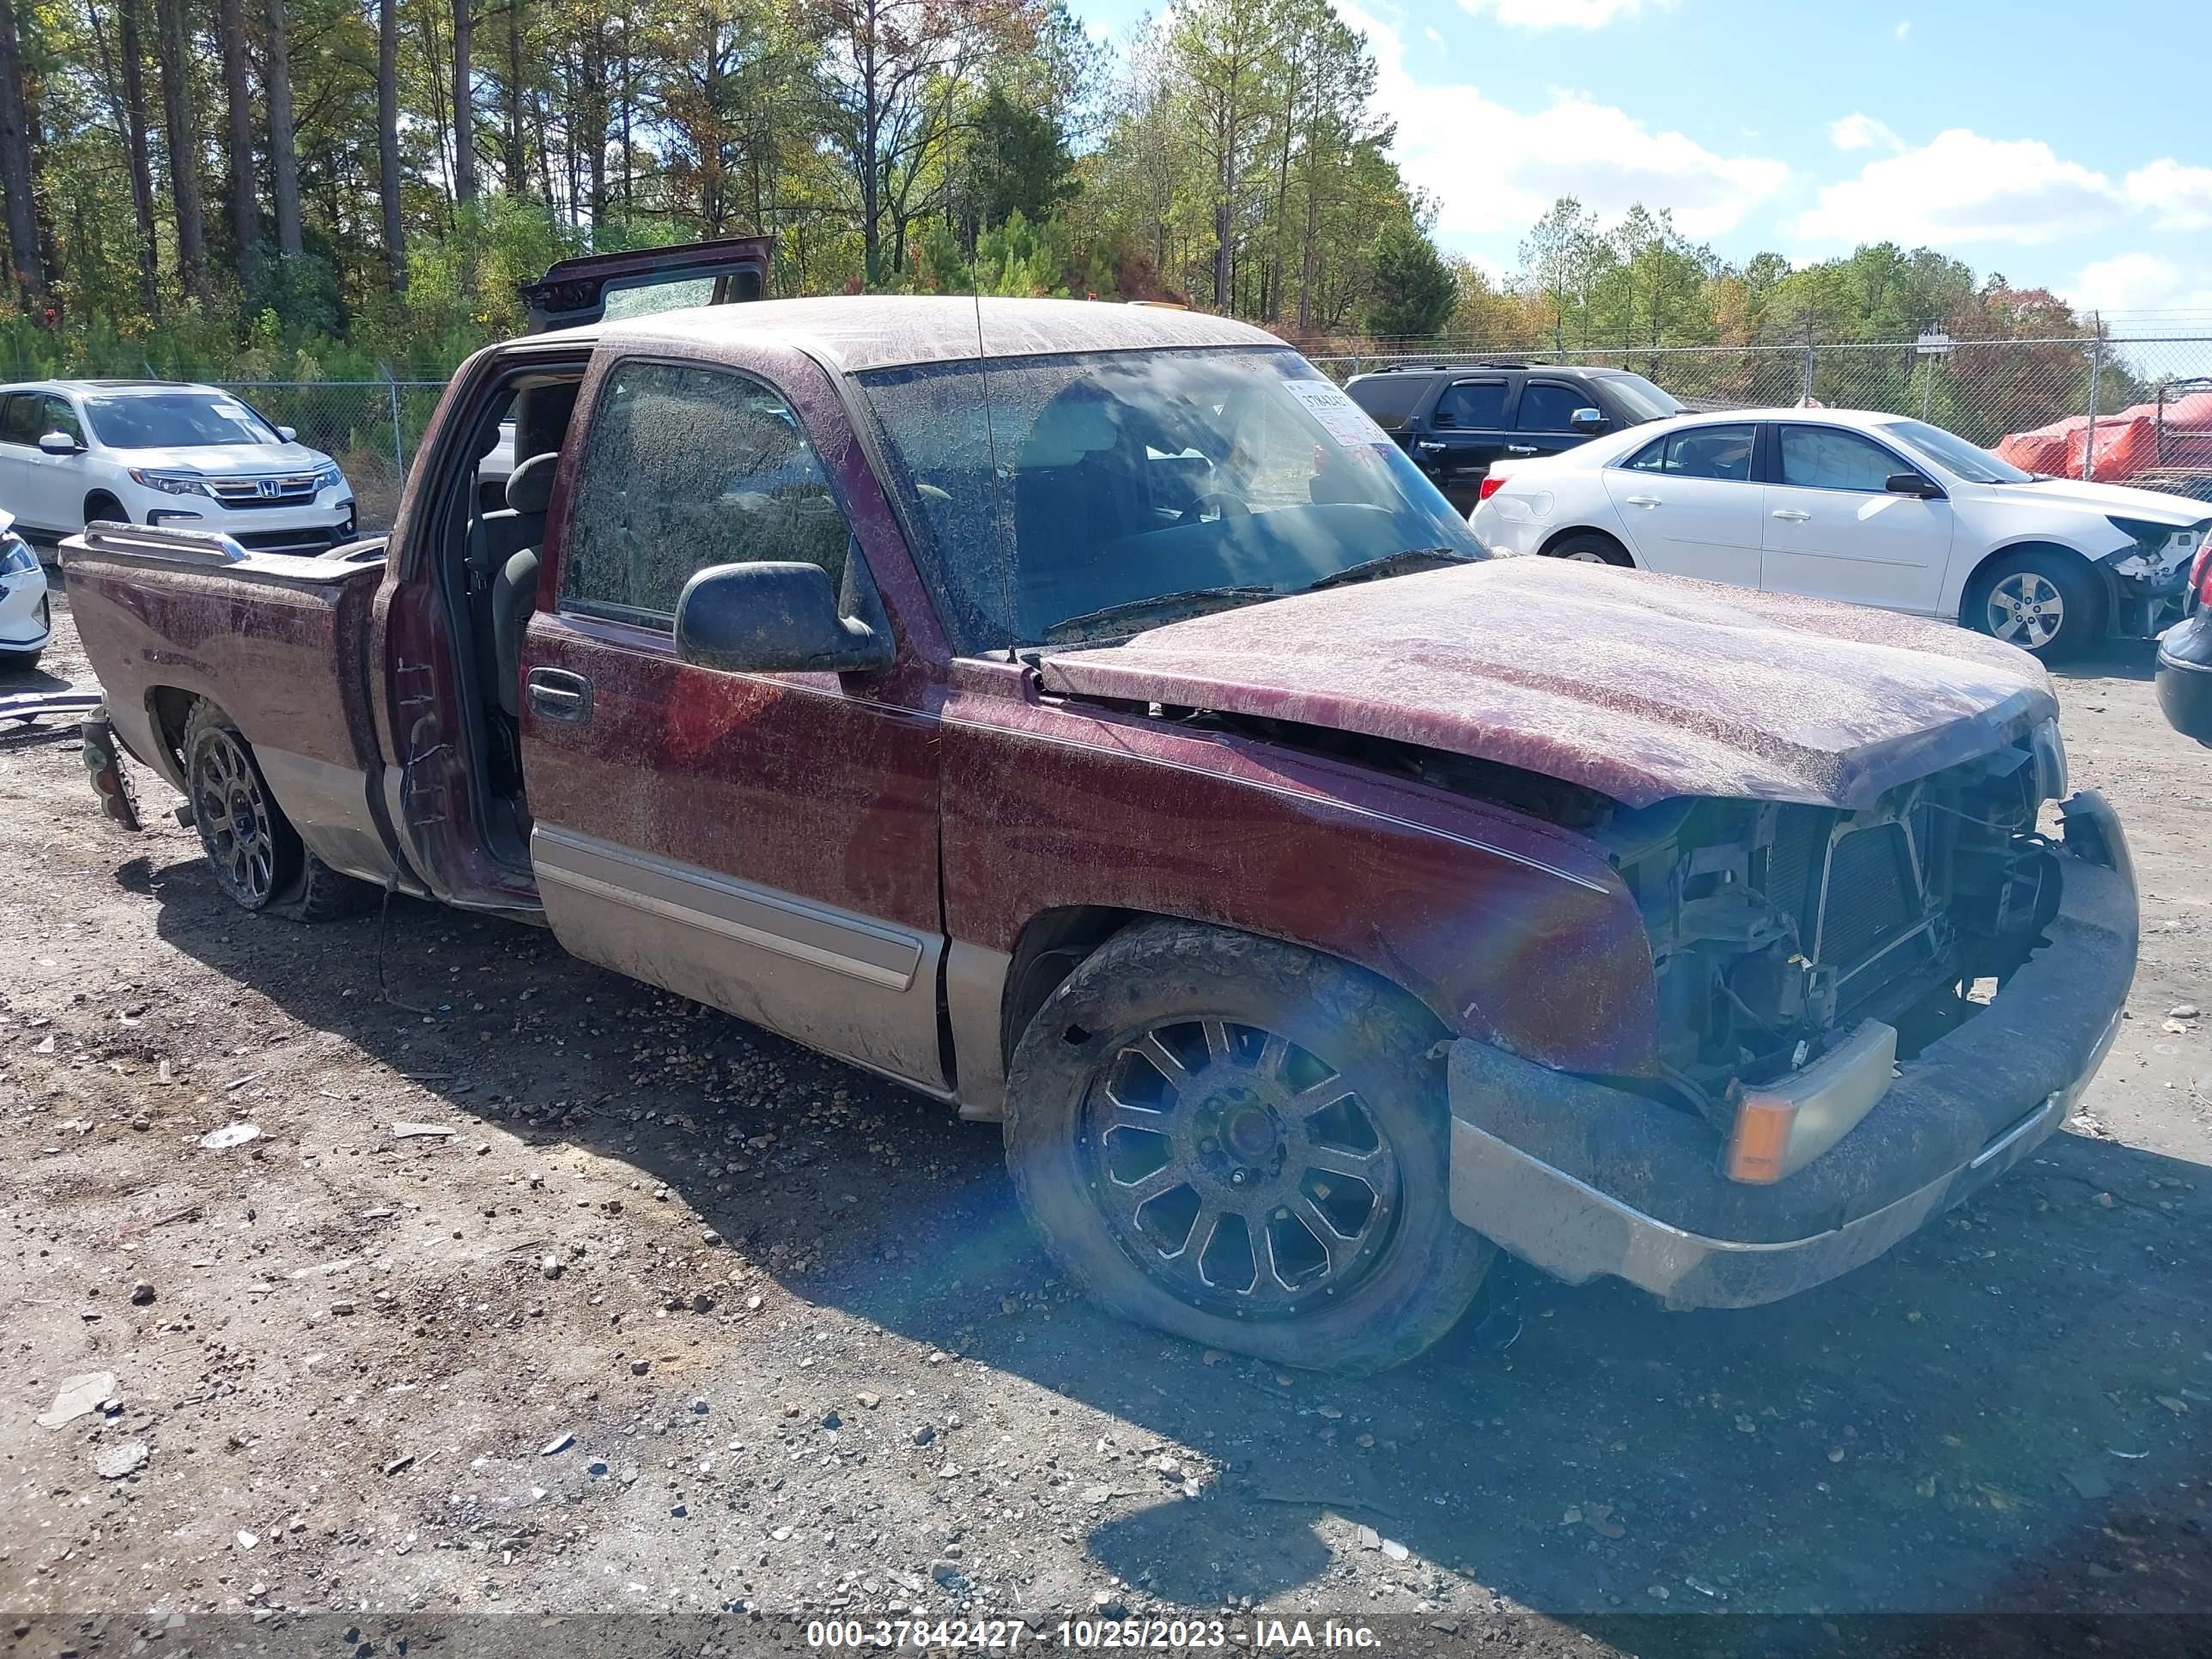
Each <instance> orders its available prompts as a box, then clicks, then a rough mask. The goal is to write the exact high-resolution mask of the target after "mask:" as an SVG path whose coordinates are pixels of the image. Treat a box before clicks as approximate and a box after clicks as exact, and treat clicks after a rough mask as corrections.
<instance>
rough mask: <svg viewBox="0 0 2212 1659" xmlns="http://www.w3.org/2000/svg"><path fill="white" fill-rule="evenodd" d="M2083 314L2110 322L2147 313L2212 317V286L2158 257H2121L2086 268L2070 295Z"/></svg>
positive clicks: (2071, 288) (2067, 293) (2070, 298)
mask: <svg viewBox="0 0 2212 1659" xmlns="http://www.w3.org/2000/svg"><path fill="white" fill-rule="evenodd" d="M2066 297H2067V298H2068V299H2069V300H2070V301H2073V303H2074V304H2075V307H2078V308H2080V309H2081V310H2084V311H2100V312H2103V313H2106V315H2107V316H2123V317H2124V316H2125V315H2126V314H2127V313H2130V312H2133V313H2145V312H2182V311H2193V312H2212V285H2208V284H2207V283H2205V282H2204V281H2203V279H2202V278H2201V277H2199V276H2195V275H2193V274H2192V273H2191V271H2190V270H2188V269H2187V268H2185V267H2184V266H2183V265H2181V264H2177V263H2176V262H2175V261H2173V260H2172V259H2167V258H2161V257H2160V256H2159V255H2158V254H2155V253H2121V254H2116V255H2114V256H2113V257H2112V258H2109V259H2100V260H2098V261H2097V262H2096V263H2095V264H2088V265H2084V266H2083V267H2082V268H2081V275H2080V276H2076V277H2075V279H2074V281H2073V283H2072V284H2071V286H2069V288H2068V289H2067V290H2066Z"/></svg>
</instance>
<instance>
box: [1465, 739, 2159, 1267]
mask: <svg viewBox="0 0 2212 1659" xmlns="http://www.w3.org/2000/svg"><path fill="white" fill-rule="evenodd" d="M2064 793H2065V776H2064V761H2063V755H2062V753H2061V751H2060V750H2059V747H2058V744H2057V732H2056V729H2055V727H2054V726H2050V725H2047V724H2046V725H2045V726H2044V727H2041V728H2039V729H2038V730H2036V731H2035V732H2031V733H2029V734H2027V735H2026V736H2023V737H2022V738H2021V739H2020V740H2019V741H2018V742H2016V743H2015V744H2008V745H2005V746H2003V747H2001V748H1998V749H1996V750H1991V751H1990V752H1989V753H1988V754H1986V755H1984V756H1982V757H1978V758H1976V759H1974V760H1972V761H1969V762H1966V763H1962V764H1959V765H1954V766H1952V767H1948V768H1947V769H1943V770H1942V771H1939V772H1936V773H1934V774H1931V775H1929V776H1927V777H1925V778H1922V779H1919V780H1917V781H1913V782H1911V783H1908V784H1905V785H1903V786H1900V787H1897V788H1894V789H1893V790H1891V791H1889V792H1887V793H1885V794H1884V795H1882V796H1881V798H1880V799H1878V800H1877V801H1876V802H1875V804H1874V805H1872V806H1869V807H1867V808H1864V809H1863V810H1859V811H1844V810H1840V809H1836V808H1830V807H1821V806H1812V805H1796V804H1778V803H1768V802H1757V801H1747V800H1714V799H1694V800H1684V801H1679V802H1664V803H1661V804H1660V805H1656V806H1653V807H1648V808H1644V809H1642V810H1640V811H1633V812H1623V813H1620V814H1618V815H1616V816H1615V817H1613V819H1612V820H1611V821H1610V822H1609V823H1605V824H1602V825H1600V826H1597V827H1595V828H1594V829H1591V830H1589V832H1588V833H1589V834H1591V835H1592V836H1593V837H1594V838H1595V839H1596V840H1597V841H1599V842H1601V844H1603V845H1605V846H1606V847H1607V848H1608V849H1609V851H1610V853H1611V855H1612V857H1613V861H1614V863H1615V865H1616V867H1617V868H1618V869H1619V870H1620V874H1621V878H1622V879H1623V881H1624V882H1625V883H1626V884H1627V886H1628V888H1629V890H1630V891H1631V892H1632V895H1633V896H1634V897H1635V899H1636V901H1637V902H1638V905H1639V907H1640V908H1641V909H1642V912H1643V915H1644V921H1645V927H1646V931H1647V933H1648V935H1649V938H1650V944H1651V951H1652V958H1653V963H1654V966H1655V970H1656V983H1657V987H1658V996H1659V1000H1660V1018H1659V1022H1658V1026H1659V1031H1660V1036H1659V1037H1658V1040H1657V1046H1656V1052H1655V1053H1654V1054H1653V1055H1652V1056H1651V1058H1650V1062H1649V1064H1648V1066H1645V1067H1644V1069H1643V1070H1642V1072H1641V1073H1638V1074H1637V1075H1632V1076H1612V1077H1604V1078H1597V1077H1587V1076H1575V1075H1571V1074H1569V1073H1562V1072H1559V1071H1554V1070H1551V1069H1548V1068H1546V1067H1543V1066H1536V1065H1534V1064H1532V1063H1530V1062H1528V1061H1527V1060H1522V1059H1521V1058H1519V1057H1518V1056H1516V1055H1513V1054H1507V1053H1505V1052H1504V1051H1503V1050H1501V1049H1499V1048H1496V1047H1494V1046H1492V1045H1488V1044H1485V1043H1482V1042H1474V1041H1472V1040H1467V1039H1462V1040H1461V1041H1458V1042H1454V1043H1453V1044H1451V1045H1450V1050H1449V1058H1450V1067H1449V1075H1450V1083H1449V1095H1450V1104H1451V1115H1452V1164H1451V1192H1452V1208H1453V1213H1454V1214H1455V1216H1457V1217H1458V1218H1459V1219H1460V1220H1462V1222H1464V1223H1466V1224H1467V1225H1469V1226H1472V1227H1474V1228H1476V1229H1478V1230H1479V1231H1482V1232H1484V1233H1486V1234H1487V1235H1488V1236H1489V1237H1492V1239H1494V1240H1495V1241H1496V1242H1497V1243H1499V1244H1501V1245H1503V1246H1504V1248H1506V1249H1509V1250H1511V1251H1513V1252H1514V1253H1515V1254H1516V1255H1521V1256H1522V1257H1523V1258H1524V1259H1526V1260H1528V1261H1531V1262H1533V1263H1534V1264H1535V1265H1536V1266H1538V1267H1542V1268H1545V1269H1546V1270H1547V1271H1548V1272H1551V1273H1555V1274H1557V1275H1558V1276H1559V1277H1560V1278H1562V1279H1567V1280H1569V1281H1570V1282H1573V1283H1580V1282H1582V1281H1583V1280H1585V1279H1590V1278H1593V1277H1596V1276H1598V1275H1601V1274H1610V1275H1613V1276H1615V1277H1619V1278H1621V1279H1626V1280H1628V1281H1629V1282H1630V1283H1632V1284H1635V1285H1641V1286H1643V1287H1644V1288H1645V1289H1647V1290H1649V1291H1652V1292H1653V1293H1654V1294H1656V1295H1657V1296H1659V1297H1661V1298H1662V1300H1663V1301H1664V1302H1665V1303H1666V1304H1668V1306H1670V1307H1677V1308H1683V1307H1743V1306H1750V1305H1753V1304H1759V1303H1764V1302H1770V1301H1773V1300H1776V1299H1778V1298H1779V1297H1784V1296H1788V1295H1790V1294H1793V1293H1795V1292H1796V1291H1800V1290H1803V1289H1806V1288H1808V1287H1809V1286H1810V1285H1815V1284H1819V1283H1820V1282H1822V1281H1823V1280H1825V1279H1831V1278H1833V1277H1835V1276H1836V1275H1837V1274H1838V1273H1844V1272H1847V1271H1849V1270H1850V1268H1852V1267H1857V1266H1858V1265H1860V1264H1861V1263H1863V1262H1865V1261H1869V1260H1871V1259H1873V1258H1874V1257H1875V1256H1876V1255H1880V1254H1881V1252H1883V1251H1884V1250H1887V1249H1889V1248H1890V1247H1891V1246H1892V1245H1893V1244H1895V1243H1897V1242H1898V1241H1899V1240H1900V1239H1902V1238H1904V1237H1906V1236H1908V1235H1909V1234H1910V1233H1911V1232H1912V1231H1914V1230H1915V1229H1917V1228H1918V1227H1919V1226H1921V1225H1923V1224H1924V1223H1925V1222H1926V1221H1927V1220H1928V1219H1929V1218H1931V1217H1933V1216H1935V1215H1937V1214H1940V1213H1941V1212H1942V1211H1943V1210H1945V1209H1947V1208H1948V1207H1949V1206H1951V1205H1954V1204H1955V1203H1957V1202H1959V1201H1960V1200H1961V1199H1963V1198H1965V1197H1966V1195H1967V1194H1970V1193H1972V1191H1974V1190H1976V1189H1977V1188H1978V1187H1979V1186H1980V1185H1982V1184H1983V1183H1984V1182H1988V1181H1990V1180H1993V1179H1995V1178H1996V1176H1998V1175H2000V1174H2002V1172H2003V1171H2004V1170H2007V1169H2008V1168H2010V1167H2011V1166H2012V1165H2013V1164H2015V1163H2017V1162H2018V1161H2019V1160H2020V1159H2021V1158H2024V1157H2026V1156H2027V1154H2028V1153H2029V1152H2032V1151H2033V1149H2034V1148H2035V1146H2038V1145H2039V1144H2040V1142H2041V1141H2042V1140H2043V1139H2044V1138H2045V1136H2047V1135H2049V1134H2050V1133H2051V1132H2052V1131H2053V1130H2055V1129H2056V1128H2057V1126H2058V1124H2059V1123H2060V1122H2061V1121H2063V1118H2064V1116H2065V1115H2066V1113H2067V1112H2068V1111H2069V1109H2071V1107H2072V1103H2073V1102H2074V1101H2075V1099H2077V1098H2078V1097H2079V1095H2080V1092H2081V1089H2082V1088H2083V1087H2084V1086H2085V1085H2087V1081H2088V1079H2089V1078H2090V1077H2091V1076H2092V1075H2093V1073H2094V1072H2095V1070H2096V1067H2097V1066H2098V1065H2099V1063H2100V1061H2101V1060H2102V1059H2103V1057H2104V1054H2105V1053H2106V1049H2107V1048H2109V1046H2110V1044H2111V1042H2112V1036H2113V1034H2114V1033H2115V1032H2116V1031H2117V1030H2118V1022H2119V1018H2120V1009H2121V1006H2122V1004H2123V1003H2124V1000H2125V998H2126V994H2127V988H2128V985H2129V982H2130V979H2131V978H2132V976H2133V974H2134V968H2135V954H2136V891H2135V883H2134V872H2133V869H2132V866H2131V864H2130V860H2129V856H2128V852H2127V845H2126V841H2125V838H2124V836H2123V834H2122V832H2121V830H2120V827H2119V823H2118V819H2117V818H2116V817H2114V816H2113V814H2112V811H2111V809H2110V808H2109V807H2108V806H2106V805H2105V804H2104V802H2103V801H2102V800H2101V799H2099V798H2097V797H2096V796H2095V795H2093V794H2091V793H2083V794H2081V795H2078V796H2075V797H2074V798H2073V799H2069V800H2066V801H2064V803H2063V805H2061V806H2059V808H2058V815H2059V817H2060V819H2061V827H2060V829H2059V830H2058V832H2057V833H2056V834H2053V833H2051V832H2050V831H2049V830H2048V829H2047V828H2046V827H2045V823H2044V821H2043V812H2044V809H2045V805H2047V804H2048V803H2051V802H2052V801H2054V800H2057V799H2059V798H2060V797H2062V796H2063V795H2064Z"/></svg>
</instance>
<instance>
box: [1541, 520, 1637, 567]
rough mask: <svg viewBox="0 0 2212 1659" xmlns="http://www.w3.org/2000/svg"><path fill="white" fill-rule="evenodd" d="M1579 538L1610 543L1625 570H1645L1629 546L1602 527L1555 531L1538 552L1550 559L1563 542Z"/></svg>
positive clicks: (1576, 526)
mask: <svg viewBox="0 0 2212 1659" xmlns="http://www.w3.org/2000/svg"><path fill="white" fill-rule="evenodd" d="M1577 536H1595V537H1596V538H1598V539H1599V540H1600V541H1602V542H1609V543H1611V544H1613V548H1614V550H1616V551H1617V552H1619V553H1620V557H1621V562H1622V564H1623V566H1624V568H1627V569H1630V570H1640V569H1642V568H1644V567H1643V566H1641V565H1639V564H1638V563H1637V562H1636V555H1635V554H1634V553H1633V552H1632V551H1631V550H1629V546H1628V544H1627V543H1626V542H1624V541H1622V540H1621V539H1620V537H1618V536H1616V535H1614V534H1613V532H1611V531H1610V530H1607V528H1605V526H1602V525H1595V524H1575V525H1569V526H1567V527H1566V528H1565V530H1555V531H1553V532H1552V533H1551V534H1550V535H1548V536H1547V537H1546V538H1544V540H1543V543H1542V544H1541V545H1540V546H1539V547H1538V548H1537V550H1536V551H1537V552H1538V553H1539V554H1541V555H1542V556H1544V557H1546V558H1549V557H1550V556H1551V555H1552V550H1553V548H1555V547H1557V546H1559V544H1560V543H1562V542H1565V541H1571V540H1572V539H1573V538H1575V537H1577Z"/></svg>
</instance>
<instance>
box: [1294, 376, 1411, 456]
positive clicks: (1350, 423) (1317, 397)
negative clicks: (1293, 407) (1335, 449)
mask: <svg viewBox="0 0 2212 1659" xmlns="http://www.w3.org/2000/svg"><path fill="white" fill-rule="evenodd" d="M1281 385H1282V388H1283V390H1284V391H1285V392H1289V393H1290V394H1291V396H1292V397H1293V398H1297V400H1298V401H1299V402H1300V403H1302V404H1304V405H1305V408H1306V413H1308V414H1309V415H1310V416H1313V417H1314V419H1316V421H1319V422H1321V425H1322V431H1324V432H1326V433H1328V435H1329V436H1330V437H1332V438H1334V439H1335V440H1336V441H1337V442H1339V443H1340V444H1342V445H1343V446H1344V447H1346V449H1361V448H1364V447H1367V446H1369V445H1370V444H1388V443H1389V441H1390V435H1389V433H1387V432H1385V431H1383V428H1381V427H1379V426H1377V425H1376V424H1375V422H1374V421H1373V419H1372V418H1370V416H1369V415H1368V413H1367V411H1366V410H1364V409H1362V408H1361V407H1360V406H1359V405H1358V404H1355V403H1354V402H1352V399H1351V398H1347V397H1346V396H1345V395H1344V390H1343V388H1342V387H1341V386H1336V385H1334V384H1333V383H1331V382H1330V381H1328V380H1285V381H1283V382H1282V383H1281Z"/></svg>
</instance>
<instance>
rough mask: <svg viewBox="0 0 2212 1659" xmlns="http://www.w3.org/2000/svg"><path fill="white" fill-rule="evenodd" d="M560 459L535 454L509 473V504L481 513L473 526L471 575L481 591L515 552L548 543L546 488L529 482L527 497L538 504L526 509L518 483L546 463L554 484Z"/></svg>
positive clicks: (547, 479) (547, 476)
mask: <svg viewBox="0 0 2212 1659" xmlns="http://www.w3.org/2000/svg"><path fill="white" fill-rule="evenodd" d="M559 459H560V457H559V456H558V455H556V454H540V455H532V457H531V458H530V459H528V460H527V461H525V462H524V463H522V465H520V466H518V467H516V468H515V469H514V471H513V472H511V473H509V474H508V475H507V506H506V507H505V508H504V509H502V510H501V511H498V512H493V513H478V514H477V517H476V520H475V522H473V523H472V524H471V525H470V526H469V551H468V562H469V576H470V581H471V586H476V587H477V588H478V590H479V591H481V589H482V586H483V584H484V583H485V582H487V581H489V580H493V579H494V578H495V576H496V575H497V574H498V573H499V571H500V568H501V567H502V566H504V565H505V564H506V563H507V560H508V559H510V558H512V557H513V556H514V555H515V554H517V553H519V552H520V551H521V550H523V549H524V548H526V547H537V546H539V545H540V544H543V543H544V539H545V507H544V502H545V499H546V495H547V491H546V489H544V488H541V487H539V486H537V485H531V484H526V485H525V486H524V489H523V499H524V500H525V501H535V502H536V503H538V505H537V506H536V507H534V508H525V507H518V506H516V505H515V493H514V485H515V481H516V480H517V479H519V478H520V477H522V475H523V474H524V472H526V471H528V470H529V469H530V468H531V467H533V466H537V465H538V464H539V463H541V462H543V463H544V482H545V484H546V485H547V486H550V484H551V483H552V482H553V464H554V463H555V462H556V461H557V460H559Z"/></svg>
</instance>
